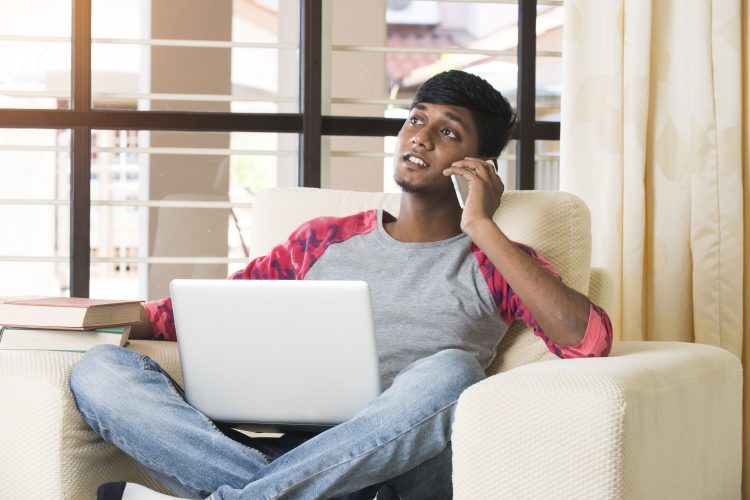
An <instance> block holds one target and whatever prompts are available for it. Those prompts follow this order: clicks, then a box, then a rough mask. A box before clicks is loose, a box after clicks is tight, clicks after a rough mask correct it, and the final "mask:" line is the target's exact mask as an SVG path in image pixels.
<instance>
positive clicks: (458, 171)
mask: <svg viewBox="0 0 750 500" xmlns="http://www.w3.org/2000/svg"><path fill="white" fill-rule="evenodd" d="M443 175H445V176H446V177H447V176H449V175H460V176H461V177H463V178H464V179H466V180H467V181H470V182H471V181H473V180H474V179H476V178H477V177H478V175H477V173H476V172H475V171H474V170H472V169H470V168H466V167H460V166H456V165H455V164H454V165H453V166H450V167H448V168H446V169H445V170H443Z"/></svg>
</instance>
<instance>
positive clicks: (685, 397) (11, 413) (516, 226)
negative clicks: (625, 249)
mask: <svg viewBox="0 0 750 500" xmlns="http://www.w3.org/2000/svg"><path fill="white" fill-rule="evenodd" d="M398 203H399V195H392V194H389V195H383V194H377V193H355V192H342V191H326V190H314V189H303V188H278V189H273V190H268V191H264V192H261V193H259V194H258V196H257V197H256V201H255V207H254V211H253V235H252V241H251V252H252V254H253V255H256V256H257V255H260V254H263V253H265V252H267V251H268V249H270V248H271V247H272V246H273V245H274V244H276V243H278V242H280V241H282V240H284V239H285V238H286V237H287V236H288V235H289V233H290V232H291V231H292V230H293V229H294V228H295V227H297V226H298V225H299V224H300V223H302V222H304V221H305V220H308V219H310V218H312V217H315V216H319V215H347V214H352V213H356V212H359V211H362V210H366V209H370V208H375V207H379V206H383V207H384V208H385V209H386V210H388V211H390V212H391V213H393V214H394V215H397V213H398ZM495 220H496V222H498V224H499V225H500V227H502V228H503V230H504V231H506V233H507V234H508V235H509V236H510V237H511V238H513V239H515V240H516V241H520V242H524V243H528V244H530V245H532V246H533V247H534V248H536V249H537V250H539V251H540V252H541V253H542V254H543V255H544V256H545V257H547V258H548V260H550V261H551V262H552V264H553V265H554V266H555V267H556V269H557V270H558V271H559V272H560V273H561V274H562V276H563V278H564V279H565V281H566V282H567V283H569V284H570V285H571V286H573V287H574V288H576V289H577V290H580V291H582V292H583V293H589V294H590V297H592V299H594V300H595V302H597V303H599V304H600V305H602V306H604V307H607V306H608V305H609V304H610V301H611V297H612V293H611V277H610V276H609V275H608V274H607V273H606V271H603V270H596V269H593V270H589V260H590V235H589V218H588V212H587V210H586V208H585V206H584V205H583V204H582V203H581V202H580V200H578V199H577V198H575V197H573V196H571V195H566V194H563V193H540V192H514V191H510V192H507V193H506V195H505V196H504V198H503V203H502V206H501V208H500V210H499V211H498V213H497V214H496V216H495ZM132 346H133V349H135V350H137V351H139V352H143V353H144V354H147V355H149V356H151V357H152V358H153V359H155V360H156V361H157V362H159V363H160V364H162V366H164V367H165V368H166V369H167V371H169V372H170V373H171V374H172V376H173V377H174V378H176V379H177V380H178V381H180V380H181V374H180V370H179V361H178V355H177V349H176V344H175V343H172V342H155V341H134V342H132ZM79 358H80V355H79V354H73V353H59V352H38V351H0V401H2V408H1V409H0V429H2V431H0V498H34V499H37V498H50V499H59V498H63V499H76V500H77V499H79V498H93V495H94V492H95V490H96V487H97V486H98V485H99V484H100V483H102V482H105V481H111V480H123V479H125V480H135V481H138V482H141V483H144V484H147V485H151V486H154V485H155V483H154V482H153V480H152V479H151V478H150V477H149V476H148V474H147V473H145V472H144V471H143V470H142V469H140V468H139V467H138V466H136V465H135V464H134V463H133V462H132V461H130V459H128V458H127V457H126V456H125V455H124V454H123V453H122V452H119V451H118V450H117V449H115V448H114V447H113V446H110V445H108V444H106V443H104V442H102V441H101V440H100V439H99V438H98V437H97V436H96V434H94V432H93V431H91V430H89V429H88V428H87V426H86V425H85V423H84V422H83V420H82V418H81V417H80V415H79V414H78V412H77V410H76V407H75V403H74V401H73V399H72V396H71V394H70V390H69V388H68V381H69V376H70V369H71V367H72V366H73V364H74V363H75V362H76V361H77V360H78V359H79ZM739 370H740V368H739V362H738V361H737V360H736V358H734V357H732V356H731V355H729V354H728V353H726V352H725V351H722V350H720V349H717V348H712V347H706V346H698V345H693V344H681V343H646V342H633V343H619V344H615V347H614V348H613V357H612V358H611V359H585V360H566V361H560V360H557V359H556V358H555V357H554V356H553V355H552V354H551V353H550V352H549V351H548V350H547V348H546V347H545V346H544V344H543V342H542V341H541V340H539V339H538V338H537V337H535V336H534V335H532V334H531V333H530V332H529V330H528V329H525V328H522V327H521V326H520V325H518V324H515V325H514V326H512V327H511V328H510V330H509V331H508V334H507V335H506V338H505V339H504V340H503V342H501V344H500V346H499V348H498V356H497V358H496V360H495V362H494V363H493V364H492V366H490V368H489V369H488V373H490V374H497V375H494V376H492V377H490V378H488V379H487V380H486V381H484V382H481V383H480V384H477V385H476V386H474V387H472V388H470V389H469V390H468V391H466V393H465V394H464V395H463V396H462V397H461V400H460V401H459V404H458V410H457V417H456V424H455V430H454V436H453V449H454V477H453V481H454V485H455V494H456V498H459V499H471V500H474V499H484V498H493V499H494V498H535V499H536V498H736V497H738V496H739V484H740V482H739V467H740V455H739V453H740V452H739V443H740V440H741V429H740V423H739V411H740V409H739V408H740V406H739V404H740V377H739Z"/></svg>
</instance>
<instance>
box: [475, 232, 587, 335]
mask: <svg viewBox="0 0 750 500" xmlns="http://www.w3.org/2000/svg"><path fill="white" fill-rule="evenodd" d="M467 235H468V236H469V237H470V238H471V239H472V241H473V242H474V243H475V244H476V245H477V246H478V247H479V248H480V249H481V250H482V251H483V252H484V254H485V255H486V256H487V258H488V259H489V260H490V262H492V264H493V265H494V266H495V268H497V270H498V271H499V272H500V274H501V275H502V276H503V277H504V278H505V280H506V281H507V282H508V285H509V286H510V287H511V288H512V289H513V292H514V293H515V294H516V295H518V297H519V298H520V299H521V301H522V302H523V303H524V305H526V307H527V308H528V309H529V311H530V312H531V314H532V315H533V316H534V319H536V321H537V323H538V324H539V326H540V327H541V328H542V330H543V331H544V334H545V335H546V336H547V337H548V338H549V339H550V340H551V341H552V342H554V343H555V344H557V345H578V344H580V343H581V341H582V340H583V336H584V333H585V332H586V327H587V326H588V323H589V314H590V309H591V302H590V301H589V300H588V298H586V297H585V296H583V295H582V294H580V293H578V292H577V291H575V290H573V289H572V288H570V287H568V286H567V285H565V284H564V283H563V282H562V281H560V280H559V279H557V278H556V277H555V276H552V275H551V274H550V273H549V272H547V270H546V269H544V268H543V267H542V266H541V265H539V264H538V263H537V262H536V261H535V260H534V259H533V258H531V257H530V256H529V255H528V254H527V253H526V252H524V251H523V250H522V249H521V248H520V247H519V246H518V245H516V244H515V243H514V242H512V241H511V240H510V239H508V237H507V236H505V234H504V233H503V232H502V231H501V230H500V229H499V228H498V227H497V225H496V224H495V223H494V222H493V221H492V219H488V220H486V221H485V220H482V221H477V222H476V223H475V224H472V227H470V228H469V232H467Z"/></svg>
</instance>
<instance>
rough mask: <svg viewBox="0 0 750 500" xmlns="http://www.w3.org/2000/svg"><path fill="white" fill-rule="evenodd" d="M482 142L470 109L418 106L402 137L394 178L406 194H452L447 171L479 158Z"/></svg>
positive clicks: (426, 104)
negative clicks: (464, 161) (454, 165)
mask: <svg viewBox="0 0 750 500" xmlns="http://www.w3.org/2000/svg"><path fill="white" fill-rule="evenodd" d="M478 146H479V139H478V134H477V130H476V127H475V125H474V119H473V117H472V115H471V111H469V109H467V108H464V107H462V106H453V105H448V104H430V103H418V104H416V105H415V106H414V107H413V108H412V109H411V111H410V112H409V118H407V119H406V122H404V125H403V127H401V131H400V132H399V134H398V141H397V142H396V150H395V152H394V158H393V178H394V180H395V181H396V183H397V184H398V185H399V186H401V188H402V189H403V190H404V191H405V192H414V193H429V192H452V190H453V187H452V183H451V179H450V176H448V177H446V176H444V175H443V170H445V169H446V168H448V167H450V166H451V164H452V163H453V162H454V161H458V160H462V159H464V158H466V157H467V156H477V153H478Z"/></svg>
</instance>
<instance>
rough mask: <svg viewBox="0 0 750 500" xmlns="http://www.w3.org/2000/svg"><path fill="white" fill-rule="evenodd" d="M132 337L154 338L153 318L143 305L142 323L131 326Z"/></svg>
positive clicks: (133, 338)
mask: <svg viewBox="0 0 750 500" xmlns="http://www.w3.org/2000/svg"><path fill="white" fill-rule="evenodd" d="M129 338H130V339H132V340H153V338H154V329H153V327H152V326H151V320H150V319H149V317H148V313H147V312H146V309H145V308H144V307H143V306H142V305H141V321H140V323H138V324H136V325H133V326H131V327H130V336H129Z"/></svg>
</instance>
